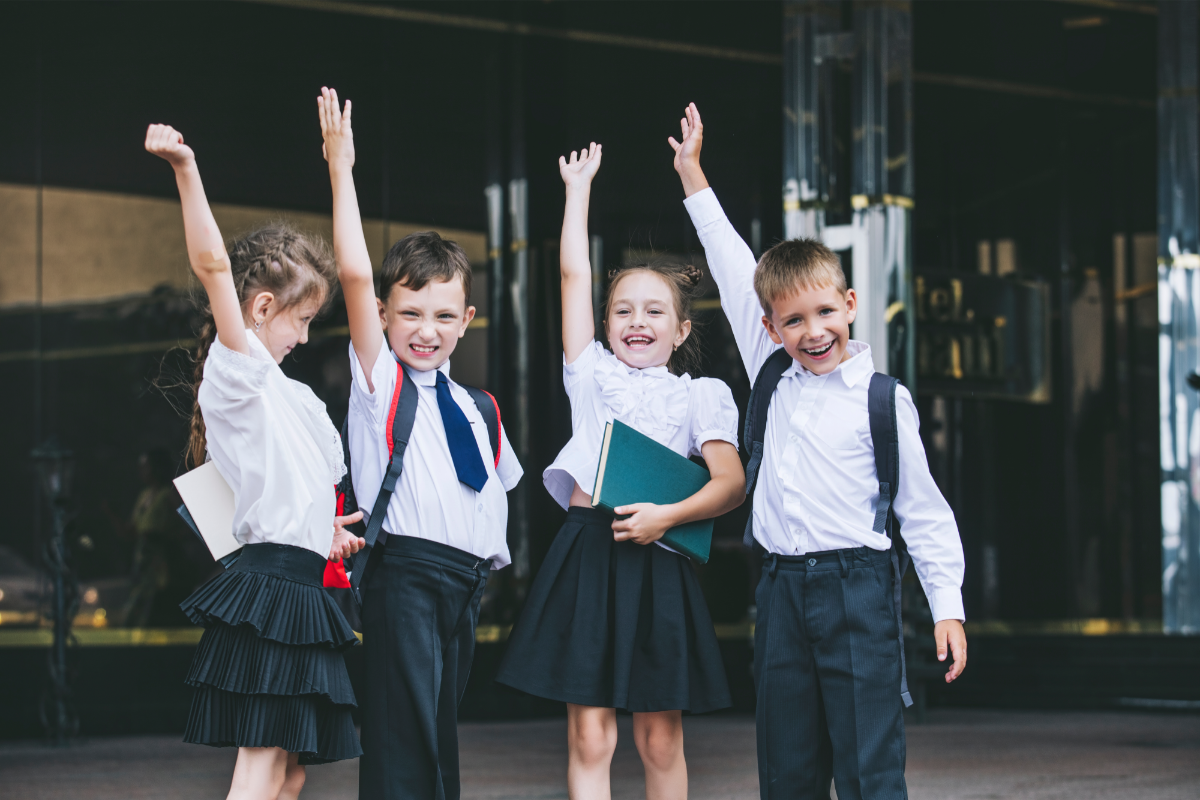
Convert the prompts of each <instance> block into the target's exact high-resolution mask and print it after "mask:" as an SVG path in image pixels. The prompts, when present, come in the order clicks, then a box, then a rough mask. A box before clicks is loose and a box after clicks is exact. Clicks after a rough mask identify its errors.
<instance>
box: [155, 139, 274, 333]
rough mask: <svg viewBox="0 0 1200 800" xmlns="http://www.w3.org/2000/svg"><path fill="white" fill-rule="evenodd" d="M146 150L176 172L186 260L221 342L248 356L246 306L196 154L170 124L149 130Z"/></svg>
mask: <svg viewBox="0 0 1200 800" xmlns="http://www.w3.org/2000/svg"><path fill="white" fill-rule="evenodd" d="M146 150H147V151H148V152H151V153H153V154H154V155H156V156H158V157H159V158H161V159H163V160H165V161H166V162H167V163H168V164H170V165H171V166H172V167H173V168H174V170H175V184H176V185H177V186H178V187H179V200H180V202H181V204H182V205H183V234H184V237H185V238H186V240H187V250H188V261H189V262H190V263H191V265H192V271H193V272H195V273H196V277H197V278H199V279H200V284H201V285H202V286H203V287H204V291H205V292H206V293H207V294H208V303H209V306H210V307H211V308H212V314H213V322H214V323H216V326H217V338H218V339H220V340H221V344H223V345H225V346H226V347H228V348H229V349H230V350H236V351H238V352H239V353H243V354H246V355H249V354H250V346H249V344H247V342H246V321H245V319H243V317H242V304H241V303H240V302H238V295H237V288H236V287H235V286H234V285H233V272H232V271H231V270H230V264H229V256H228V255H227V254H226V252H225V242H224V240H222V239H221V231H220V230H219V229H218V228H217V221H216V220H215V219H213V215H212V209H210V208H209V207H208V198H207V197H205V196H204V184H203V183H201V182H200V170H199V169H197V168H196V154H195V153H193V152H192V148H190V147H188V146H187V145H186V144H184V143H183V134H181V133H180V132H179V131H177V130H175V129H174V128H172V127H171V126H170V125H151V126H150V127H149V128H147V129H146Z"/></svg>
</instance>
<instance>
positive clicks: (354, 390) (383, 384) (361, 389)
mask: <svg viewBox="0 0 1200 800" xmlns="http://www.w3.org/2000/svg"><path fill="white" fill-rule="evenodd" d="M349 347H350V375H351V378H352V381H353V383H352V385H351V389H350V402H351V403H352V404H354V405H357V406H358V408H359V409H360V410H361V411H362V413H363V415H364V416H365V417H366V418H367V419H368V420H371V421H372V422H373V423H375V424H379V423H381V422H382V421H383V420H385V419H386V418H387V414H388V410H389V409H390V408H391V404H392V394H393V393H394V392H395V390H396V359H395V358H394V357H393V356H392V349H391V346H390V345H389V344H388V340H387V337H386V336H385V337H383V344H382V345H381V346H380V349H379V355H378V357H376V359H375V365H374V366H373V367H372V368H371V383H372V384H373V385H374V386H375V391H374V392H373V393H372V392H371V389H370V387H369V386H368V385H367V377H366V373H365V372H363V368H362V364H360V363H359V362H358V354H357V353H356V352H354V344H353V343H351V344H350V345H349ZM389 435H390V434H389Z"/></svg>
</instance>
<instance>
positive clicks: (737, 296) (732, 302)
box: [683, 188, 781, 382]
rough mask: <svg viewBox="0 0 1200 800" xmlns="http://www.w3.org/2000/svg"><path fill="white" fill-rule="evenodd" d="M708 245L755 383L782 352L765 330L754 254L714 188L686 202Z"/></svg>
mask: <svg viewBox="0 0 1200 800" xmlns="http://www.w3.org/2000/svg"><path fill="white" fill-rule="evenodd" d="M683 205H684V207H685V208H687V211H688V214H689V215H691V218H692V224H693V225H695V226H696V234H697V235H698V236H699V237H700V243H701V244H703V245H704V255H705V257H706V258H707V259H708V268H709V270H711V271H712V276H713V279H714V280H716V282H717V288H718V289H719V290H720V292H721V308H722V309H724V311H725V316H726V317H727V318H728V319H729V326H730V327H731V328H732V329H733V338H734V339H735V340H736V341H737V346H738V351H739V352H740V353H741V354H742V363H743V364H745V365H746V374H747V375H749V376H750V380H751V382H753V381H754V379H755V377H757V375H758V371H759V369H760V368H761V367H762V365H763V362H765V361H766V360H767V357H768V356H770V355H771V353H774V352H775V351H776V350H778V349H779V348H780V346H781V345H777V344H775V343H774V342H772V341H771V337H770V336H768V335H767V330H766V328H764V327H763V324H762V318H763V309H762V305H761V304H760V303H759V302H758V295H757V294H755V292H754V269H755V267H757V266H758V262H757V260H756V259H755V258H754V253H753V252H751V250H750V248H749V247H747V246H746V242H745V241H743V240H742V237H740V236H738V233H737V231H735V230H734V229H733V225H731V224H730V223H729V218H728V217H726V216H725V210H724V209H722V208H721V204H720V203H719V202H717V196H716V194H714V193H713V190H712V189H711V188H709V189H704V190H703V191H700V192H696V193H695V194H694V195H692V196H691V197H689V198H687V199H686V200H684V201H683Z"/></svg>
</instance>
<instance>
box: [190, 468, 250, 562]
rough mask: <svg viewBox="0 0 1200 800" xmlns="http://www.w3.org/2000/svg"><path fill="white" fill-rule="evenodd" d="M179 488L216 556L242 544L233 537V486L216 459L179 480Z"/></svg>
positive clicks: (205, 541)
mask: <svg viewBox="0 0 1200 800" xmlns="http://www.w3.org/2000/svg"><path fill="white" fill-rule="evenodd" d="M175 488H176V489H178V490H179V496H180V497H181V498H183V504H184V505H185V506H187V510H188V513H189V514H191V515H192V519H193V520H194V521H195V523H196V527H197V528H199V529H200V536H201V537H202V538H203V539H204V543H205V544H207V545H208V549H209V551H210V552H211V553H212V556H213V558H214V559H216V560H218V561H220V560H221V559H222V558H224V557H225V556H227V555H229V554H230V553H232V552H233V551H234V550H237V549H238V548H240V547H241V544H239V543H238V540H237V539H235V538H233V508H234V499H233V489H230V488H229V484H228V483H226V482H225V479H224V478H222V477H221V473H220V472H218V471H217V465H216V464H214V463H213V462H212V461H209V462H208V463H206V464H204V465H202V466H199V467H197V468H196V469H194V470H192V471H191V472H188V473H186V474H184V475H180V476H179V477H178V478H176V479H175Z"/></svg>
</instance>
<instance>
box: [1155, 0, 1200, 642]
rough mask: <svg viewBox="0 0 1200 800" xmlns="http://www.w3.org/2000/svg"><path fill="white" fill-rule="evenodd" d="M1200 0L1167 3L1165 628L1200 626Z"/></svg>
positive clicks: (1161, 59) (1162, 224)
mask: <svg viewBox="0 0 1200 800" xmlns="http://www.w3.org/2000/svg"><path fill="white" fill-rule="evenodd" d="M1196 25H1197V8H1196V2H1195V0H1182V1H1180V0H1171V2H1162V3H1159V5H1158V322H1159V337H1158V341H1159V347H1158V358H1159V389H1158V391H1159V400H1158V409H1159V431H1160V440H1161V443H1160V452H1159V458H1160V462H1161V466H1162V553H1163V573H1162V580H1163V584H1162V587H1163V629H1164V630H1165V631H1167V632H1171V633H1197V632H1200V505H1198V503H1200V403H1198V399H1200V398H1198V396H1197V392H1196V390H1195V389H1193V388H1191V387H1189V386H1188V376H1189V375H1191V374H1193V373H1194V371H1195V370H1196V368H1197V367H1198V366H1200V316H1198V315H1200V269H1198V268H1200V157H1198V154H1197V147H1198V143H1200V142H1198V138H1197V102H1196V89H1197V67H1196V54H1197V30H1196Z"/></svg>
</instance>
